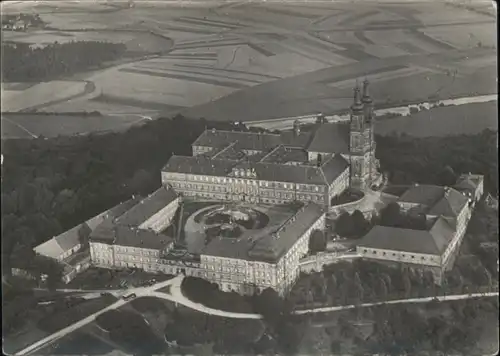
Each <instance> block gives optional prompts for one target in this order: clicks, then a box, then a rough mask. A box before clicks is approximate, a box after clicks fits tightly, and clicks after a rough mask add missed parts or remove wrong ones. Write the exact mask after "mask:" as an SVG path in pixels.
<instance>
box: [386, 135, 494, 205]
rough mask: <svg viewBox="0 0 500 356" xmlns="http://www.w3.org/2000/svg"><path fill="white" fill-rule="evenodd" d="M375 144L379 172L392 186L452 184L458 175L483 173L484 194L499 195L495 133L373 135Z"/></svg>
mask: <svg viewBox="0 0 500 356" xmlns="http://www.w3.org/2000/svg"><path fill="white" fill-rule="evenodd" d="M376 142H377V152H376V156H377V158H378V159H380V169H381V171H382V172H386V173H388V174H389V181H390V182H391V183H393V184H413V183H415V182H419V183H422V184H437V185H453V184H454V183H455V181H456V178H457V177H456V176H457V173H468V172H471V173H478V174H483V175H484V179H485V191H488V192H490V193H491V194H493V195H494V196H495V195H497V194H498V164H497V159H498V152H497V132H496V131H493V130H489V129H487V130H484V131H482V132H481V133H479V134H477V135H457V136H445V137H426V138H414V137H411V136H408V135H399V136H376ZM455 172H457V173H455Z"/></svg>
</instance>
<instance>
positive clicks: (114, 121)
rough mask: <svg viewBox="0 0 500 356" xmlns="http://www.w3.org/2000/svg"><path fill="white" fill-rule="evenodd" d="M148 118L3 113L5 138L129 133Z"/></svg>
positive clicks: (3, 137) (128, 115)
mask: <svg viewBox="0 0 500 356" xmlns="http://www.w3.org/2000/svg"><path fill="white" fill-rule="evenodd" d="M143 122H144V118H142V117H141V116H139V115H134V114H124V115H119V116H84V115H64V114H63V115H37V114H15V115H9V114H2V126H1V127H2V139H6V138H32V137H33V138H34V137H38V136H43V137H47V138H50V137H56V136H59V135H67V136H73V135H82V134H88V133H99V132H108V131H122V130H126V129H128V128H129V127H131V126H132V125H140V124H142V123H143Z"/></svg>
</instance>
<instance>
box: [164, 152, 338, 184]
mask: <svg viewBox="0 0 500 356" xmlns="http://www.w3.org/2000/svg"><path fill="white" fill-rule="evenodd" d="M344 161H345V160H344ZM343 165H344V163H342V160H341V157H340V158H335V160H333V161H332V162H325V164H324V168H323V167H316V166H310V165H288V164H274V163H266V162H250V161H248V160H242V161H240V162H236V161H228V160H218V159H209V158H205V157H199V156H195V157H188V156H173V157H171V158H170V160H169V161H168V163H167V165H166V166H165V167H164V168H163V170H164V171H166V172H177V173H185V174H198V175H207V176H219V177H227V176H229V174H230V173H231V172H232V170H233V168H247V167H248V168H253V169H255V172H256V173H257V179H261V180H268V181H278V182H286V183H299V184H326V183H327V180H328V179H331V177H332V176H333V175H334V174H335V173H336V172H337V171H338V170H339V169H341V167H343ZM322 169H325V170H326V171H327V173H326V174H323V172H322ZM325 177H326V178H325ZM328 182H331V181H328Z"/></svg>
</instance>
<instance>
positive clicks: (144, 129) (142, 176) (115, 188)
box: [1, 116, 243, 267]
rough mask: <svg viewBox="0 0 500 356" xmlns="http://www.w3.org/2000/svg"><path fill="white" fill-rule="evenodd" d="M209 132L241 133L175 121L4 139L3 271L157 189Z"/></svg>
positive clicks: (221, 125) (223, 126)
mask: <svg viewBox="0 0 500 356" xmlns="http://www.w3.org/2000/svg"><path fill="white" fill-rule="evenodd" d="M206 127H209V128H212V127H213V128H218V129H243V128H242V127H238V128H236V127H235V126H233V125H232V124H230V123H208V122H206V121H205V120H203V119H202V120H188V119H185V118H183V117H182V116H177V117H175V118H173V119H167V118H165V119H158V120H155V121H152V122H150V123H148V124H147V125H143V126H140V127H134V128H131V129H129V130H128V131H126V132H124V133H109V134H105V135H89V136H79V137H57V138H54V139H48V140H46V139H43V138H39V139H34V140H4V141H2V154H3V155H4V163H3V167H2V197H1V202H2V257H3V258H2V263H3V265H4V267H7V266H10V264H9V261H16V263H19V262H20V261H25V262H26V261H27V259H31V258H32V257H33V253H32V252H31V249H32V248H33V247H34V246H36V245H38V244H40V243H42V242H45V241H46V240H48V239H50V238H51V237H53V236H56V235H58V234H60V233H62V232H63V231H66V230H67V229H69V228H71V227H73V226H75V225H78V224H79V223H81V222H82V221H85V220H87V219H89V218H91V217H93V216H95V215H97V214H99V213H100V212H102V211H104V210H107V209H109V208H111V207H112V206H114V205H116V204H118V203H120V202H122V201H125V200H127V199H129V198H130V197H131V196H132V195H134V194H136V195H137V194H142V195H146V194H149V193H151V192H152V191H154V190H155V189H157V188H158V187H159V186H160V184H161V179H160V171H161V168H162V167H163V166H164V165H165V164H166V163H167V161H168V159H169V158H170V156H171V155H172V154H178V155H190V154H191V143H192V142H193V141H194V140H195V139H196V138H197V137H198V136H199V135H200V134H201V133H202V132H203V130H204V129H205V128H206Z"/></svg>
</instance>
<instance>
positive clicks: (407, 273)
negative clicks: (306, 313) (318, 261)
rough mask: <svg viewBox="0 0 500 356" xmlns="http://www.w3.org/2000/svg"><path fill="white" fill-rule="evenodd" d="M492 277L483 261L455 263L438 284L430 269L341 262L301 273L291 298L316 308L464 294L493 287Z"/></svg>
mask: <svg viewBox="0 0 500 356" xmlns="http://www.w3.org/2000/svg"><path fill="white" fill-rule="evenodd" d="M491 276H492V275H491V273H489V271H488V270H487V269H486V268H485V267H484V266H483V265H481V264H479V265H478V266H475V267H472V266H468V267H467V268H465V269H464V268H460V267H457V266H455V267H454V268H453V269H452V270H451V271H447V272H445V274H444V278H443V283H442V284H441V285H437V284H435V282H434V281H435V279H434V276H433V274H432V272H431V271H430V270H427V271H419V270H415V269H411V268H408V267H406V266H396V265H394V266H390V265H385V264H381V263H378V262H374V261H366V260H355V261H353V262H345V261H341V262H337V263H335V264H332V265H325V266H324V267H323V271H322V272H319V273H312V274H308V275H306V274H302V275H301V277H300V278H299V279H298V281H297V283H296V285H295V286H294V287H293V289H292V292H291V293H290V296H289V298H288V299H289V302H290V303H291V304H292V305H293V306H294V307H295V308H297V307H300V308H313V307H320V306H327V305H330V306H333V305H349V304H361V303H370V302H379V301H384V300H390V299H405V298H418V297H428V296H436V295H446V294H462V293H469V292H475V291H478V290H479V289H480V290H483V289H484V290H487V289H489V288H493V287H494V277H495V275H493V278H492V277H491Z"/></svg>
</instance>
